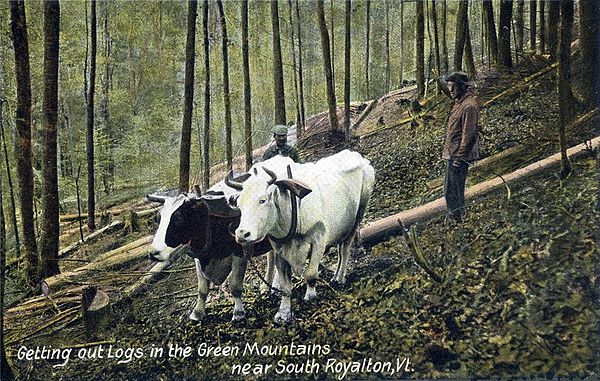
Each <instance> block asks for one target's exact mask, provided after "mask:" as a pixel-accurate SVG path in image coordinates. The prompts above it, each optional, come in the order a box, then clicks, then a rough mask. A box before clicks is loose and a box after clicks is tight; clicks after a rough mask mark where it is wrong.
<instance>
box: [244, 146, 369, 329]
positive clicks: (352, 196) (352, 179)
mask: <svg viewBox="0 0 600 381" xmlns="http://www.w3.org/2000/svg"><path fill="white" fill-rule="evenodd" d="M281 164H285V163H283V162H282V163H281ZM288 164H289V165H290V167H291V172H292V177H293V180H287V176H286V175H285V173H286V172H285V171H284V170H283V169H282V168H281V167H279V166H278V167H277V171H275V173H273V172H271V173H269V171H267V170H263V171H258V172H256V171H255V172H254V173H252V174H253V175H252V176H251V177H250V178H248V179H247V180H246V181H245V182H244V183H243V184H241V185H242V186H243V188H242V191H241V193H240V196H239V197H238V199H237V205H238V207H239V208H240V211H241V220H240V224H239V226H238V228H237V229H236V231H235V235H236V240H237V242H239V243H241V244H247V243H252V242H258V241H260V240H262V239H264V238H265V237H267V236H268V237H269V238H270V239H271V245H272V246H273V249H274V250H275V265H276V268H277V272H278V274H279V281H280V288H281V291H282V295H283V296H282V300H281V304H280V306H279V311H278V312H277V314H276V315H275V321H276V322H278V323H286V322H289V321H290V320H291V319H292V310H291V299H290V296H291V291H292V279H291V271H293V272H294V273H295V274H298V275H301V274H302V270H303V268H304V265H305V264H306V261H307V259H308V260H309V263H308V267H307V268H306V271H305V272H304V278H305V280H306V284H307V287H306V294H305V296H304V299H305V300H311V299H314V298H315V297H316V295H317V294H316V290H315V286H316V283H317V278H318V268H319V262H320V261H321V259H322V257H323V255H324V253H325V251H326V250H327V249H328V248H329V247H332V246H334V245H339V250H338V265H337V270H336V273H335V275H334V277H333V279H332V281H335V282H339V283H344V282H345V277H346V269H347V264H348V257H349V255H350V249H351V245H352V242H353V240H354V237H355V235H356V230H357V228H358V225H359V223H360V221H361V220H362V218H363V216H364V213H365V209H366V207H367V203H368V201H369V198H370V196H371V192H372V190H373V184H374V182H375V170H374V169H373V167H372V166H371V165H370V163H369V160H367V159H365V158H363V157H362V156H361V155H360V154H359V153H357V152H351V151H348V150H344V151H342V152H339V153H337V154H335V155H332V156H330V157H327V158H324V159H321V160H319V161H318V162H316V163H306V164H297V163H291V160H289V161H288ZM292 193H294V194H296V195H297V196H298V197H299V198H302V199H301V202H300V203H299V206H298V218H297V229H296V234H294V235H292V236H291V238H290V239H288V240H286V241H285V242H281V241H279V239H282V238H284V237H288V236H289V234H288V233H289V231H290V226H291V225H292V211H291V210H292V207H291V197H292V196H291V194H292Z"/></svg>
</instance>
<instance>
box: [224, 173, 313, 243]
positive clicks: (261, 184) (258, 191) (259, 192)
mask: <svg viewBox="0 0 600 381" xmlns="http://www.w3.org/2000/svg"><path fill="white" fill-rule="evenodd" d="M263 171H264V172H263ZM265 175H266V176H265ZM240 185H241V184H240ZM286 191H289V192H290V194H292V195H294V196H297V197H299V198H303V197H305V196H306V195H307V194H309V193H310V192H311V189H310V188H308V187H307V186H306V185H304V184H302V183H301V182H298V181H296V180H293V179H277V175H276V174H275V173H274V172H272V171H271V170H269V169H267V168H265V167H263V168H262V171H261V172H258V171H257V169H256V168H254V176H252V177H250V178H249V179H248V180H246V181H245V182H244V184H243V186H242V187H241V193H240V195H239V197H238V199H237V207H238V208H239V209H240V212H241V219H240V224H239V226H238V228H237V229H236V231H235V239H236V241H237V242H238V243H241V244H246V243H254V242H258V241H261V240H263V239H264V238H265V237H266V235H267V234H271V233H273V232H275V231H277V229H278V228H279V227H280V226H279V225H280V221H279V220H278V219H279V217H278V209H279V208H287V207H289V206H288V205H285V206H284V205H280V204H281V202H282V201H283V198H282V193H283V192H286ZM285 199H286V200H289V197H287V198H285ZM287 202H289V201H287ZM286 223H287V224H289V222H286ZM281 229H283V230H285V229H289V226H284V227H282V228H281ZM284 234H285V233H284Z"/></svg>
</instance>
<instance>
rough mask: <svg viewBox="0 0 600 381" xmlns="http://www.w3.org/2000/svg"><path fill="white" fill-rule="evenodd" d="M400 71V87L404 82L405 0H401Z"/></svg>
mask: <svg viewBox="0 0 600 381" xmlns="http://www.w3.org/2000/svg"><path fill="white" fill-rule="evenodd" d="M398 70H399V71H400V73H399V75H398V87H399V88H401V87H402V82H404V0H400V68H399V69H398Z"/></svg>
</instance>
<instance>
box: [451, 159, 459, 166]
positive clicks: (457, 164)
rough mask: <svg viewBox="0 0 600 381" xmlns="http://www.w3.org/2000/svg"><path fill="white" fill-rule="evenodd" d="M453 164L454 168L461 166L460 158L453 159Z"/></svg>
mask: <svg viewBox="0 0 600 381" xmlns="http://www.w3.org/2000/svg"><path fill="white" fill-rule="evenodd" d="M452 166H453V167H454V168H458V167H460V160H452Z"/></svg>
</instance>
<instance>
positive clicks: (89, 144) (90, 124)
mask: <svg viewBox="0 0 600 381" xmlns="http://www.w3.org/2000/svg"><path fill="white" fill-rule="evenodd" d="M91 6H92V10H91V21H90V77H89V80H88V83H89V85H88V93H87V134H86V152H87V170H88V186H87V189H88V200H87V206H88V217H87V225H88V230H89V231H90V232H93V231H94V230H96V191H95V176H94V159H95V158H94V94H95V90H96V46H97V42H98V36H97V32H96V0H92V1H91Z"/></svg>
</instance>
